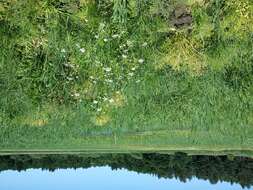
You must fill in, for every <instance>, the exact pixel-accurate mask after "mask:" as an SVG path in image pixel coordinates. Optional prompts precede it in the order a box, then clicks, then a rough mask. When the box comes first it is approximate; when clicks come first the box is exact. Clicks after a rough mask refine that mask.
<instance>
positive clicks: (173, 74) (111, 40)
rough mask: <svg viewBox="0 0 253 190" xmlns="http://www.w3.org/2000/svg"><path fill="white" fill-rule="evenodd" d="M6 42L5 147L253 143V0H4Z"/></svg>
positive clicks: (0, 57) (1, 25)
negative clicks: (165, 139) (146, 140)
mask: <svg viewBox="0 0 253 190" xmlns="http://www.w3.org/2000/svg"><path fill="white" fill-rule="evenodd" d="M0 47H1V50H0V144H1V145H0V147H2V148H8V147H10V145H11V144H12V145H13V146H14V145H15V146H17V147H23V148H25V147H26V146H28V144H31V143H33V144H39V145H38V146H40V147H41V145H42V144H43V143H48V142H49V143H52V144H57V143H58V144H60V143H61V142H62V140H63V139H64V140H65V142H68V141H69V142H70V141H72V140H73V139H75V140H76V139H83V137H87V136H91V135H98V134H100V135H101V134H102V135H111V134H124V133H126V132H131V133H132V132H144V131H160V130H166V131H168V133H172V132H173V131H175V130H176V131H182V132H183V134H182V136H184V137H185V131H188V132H186V133H187V135H186V137H190V136H191V134H192V133H193V137H191V139H194V140H190V141H189V145H196V144H199V143H205V142H203V141H205V139H212V140H210V141H208V143H209V144H219V143H220V144H223V145H224V144H227V146H228V147H229V146H230V145H231V144H237V145H238V147H237V148H241V147H244V148H250V147H251V148H252V147H253V95H252V93H253V86H252V84H253V77H252V76H253V75H252V74H253V2H252V1H251V0H184V1H182V0H181V1H180V0H171V1H169V0H149V1H147V0H43V1H40V0H0ZM198 133H201V134H202V133H205V134H204V138H202V139H201V140H200V139H198V136H202V137H203V135H198ZM220 136H221V137H220ZM218 137H219V138H220V139H223V140H224V142H223V143H221V141H219V140H217V138H218ZM202 140H203V141H202ZM190 143H191V144H190ZM19 144H20V145H19ZM18 145H19V146H18ZM38 146H37V147H38Z"/></svg>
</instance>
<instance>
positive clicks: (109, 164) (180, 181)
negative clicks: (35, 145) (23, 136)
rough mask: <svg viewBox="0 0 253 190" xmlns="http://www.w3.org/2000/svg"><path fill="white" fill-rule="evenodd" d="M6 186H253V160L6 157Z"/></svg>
mask: <svg viewBox="0 0 253 190" xmlns="http://www.w3.org/2000/svg"><path fill="white" fill-rule="evenodd" d="M0 189H1V190H20V189H25V190H35V189H36V190H48V189H61V190H65V189H66V190H67V189H71V190H72V189H73V190H84V189H94V190H98V189H101V190H102V189H103V190H104V189H110V190H114V189H115V190H119V189H120V190H121V189H122V190H130V189H145V190H149V189H150V190H151V189H155V190H165V189H166V190H168V189H172V190H240V189H253V160H252V159H250V158H243V157H235V158H234V157H227V156H216V157H214V156H187V155H185V154H181V153H180V154H176V155H160V154H101V155H92V156H90V155H23V156H22V155H21V156H1V157H0Z"/></svg>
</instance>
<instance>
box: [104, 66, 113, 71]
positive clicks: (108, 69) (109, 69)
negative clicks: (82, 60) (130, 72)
mask: <svg viewBox="0 0 253 190" xmlns="http://www.w3.org/2000/svg"><path fill="white" fill-rule="evenodd" d="M104 70H105V71H106V72H111V70H112V68H110V67H106V68H104Z"/></svg>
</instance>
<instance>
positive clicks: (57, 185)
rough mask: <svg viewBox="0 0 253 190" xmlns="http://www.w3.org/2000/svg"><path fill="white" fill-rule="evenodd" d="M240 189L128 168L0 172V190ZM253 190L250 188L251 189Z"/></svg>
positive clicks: (223, 183) (223, 184)
mask: <svg viewBox="0 0 253 190" xmlns="http://www.w3.org/2000/svg"><path fill="white" fill-rule="evenodd" d="M50 189H52V190H56V189H60V190H67V189H68V190H100V189H101V190H135V189H141V190H151V189H152V190H240V189H242V188H241V186H240V185H238V184H233V185H232V184H230V183H225V182H220V183H217V184H211V183H210V182H209V181H205V180H198V179H196V178H193V179H191V180H188V181H187V182H185V183H184V182H181V181H180V180H178V179H175V178H173V179H163V178H161V179H159V178H158V177H156V176H152V175H148V174H138V173H136V172H130V171H127V170H124V169H122V170H111V168H110V167H94V168H89V169H77V170H74V169H59V170H56V171H54V172H49V171H46V170H41V169H29V170H26V171H22V172H17V171H11V170H7V171H3V172H1V173H0V190H50ZM251 189H253V188H251Z"/></svg>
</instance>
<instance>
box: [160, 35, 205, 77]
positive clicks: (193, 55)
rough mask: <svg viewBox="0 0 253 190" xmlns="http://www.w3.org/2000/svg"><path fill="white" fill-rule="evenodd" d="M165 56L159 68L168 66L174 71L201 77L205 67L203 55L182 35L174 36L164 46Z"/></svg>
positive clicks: (193, 42) (193, 43) (190, 40)
mask: <svg viewBox="0 0 253 190" xmlns="http://www.w3.org/2000/svg"><path fill="white" fill-rule="evenodd" d="M165 48H166V49H167V54H166V56H165V57H164V58H162V60H161V63H160V64H159V67H160V68H161V67H163V66H164V65H167V64H168V65H170V66H171V67H172V68H173V69H174V70H175V71H188V72H189V73H190V74H192V75H201V74H202V73H203V70H204V68H205V67H206V59H205V55H204V54H203V53H202V52H201V51H200V50H199V48H198V44H197V43H196V42H195V41H193V40H192V39H189V38H187V37H186V36H185V35H184V34H176V37H174V38H173V40H169V42H168V43H167V44H166V45H165Z"/></svg>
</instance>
